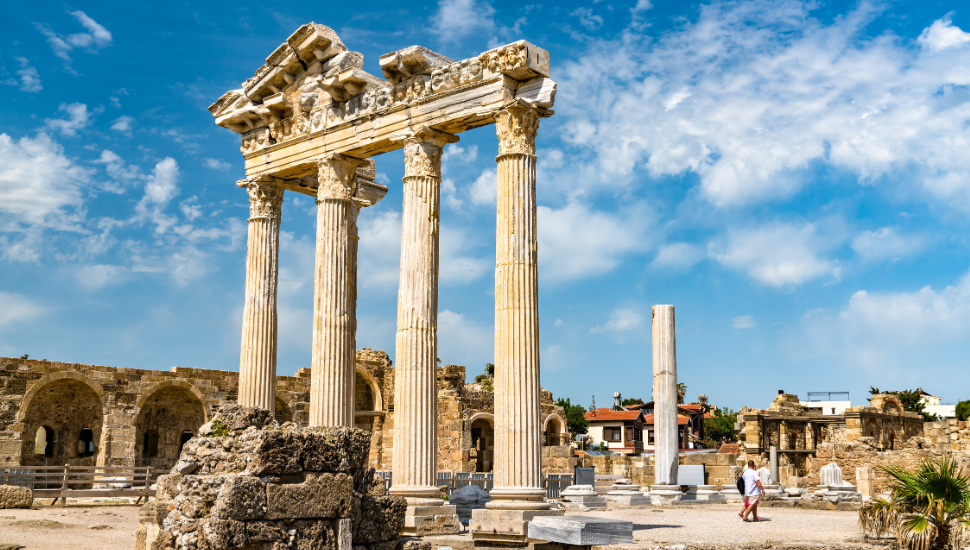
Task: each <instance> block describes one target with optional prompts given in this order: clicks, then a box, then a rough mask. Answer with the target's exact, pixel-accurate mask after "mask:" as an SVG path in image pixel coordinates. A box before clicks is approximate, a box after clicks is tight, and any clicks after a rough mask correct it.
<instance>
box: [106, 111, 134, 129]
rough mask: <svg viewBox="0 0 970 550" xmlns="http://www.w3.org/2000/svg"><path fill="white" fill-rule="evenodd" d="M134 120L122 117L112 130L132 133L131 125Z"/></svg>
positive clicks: (115, 122) (116, 120)
mask: <svg viewBox="0 0 970 550" xmlns="http://www.w3.org/2000/svg"><path fill="white" fill-rule="evenodd" d="M133 120H135V119H133V118H131V117H130V116H127V115H122V116H120V117H118V118H117V119H115V121H114V124H112V125H111V129H112V130H116V131H118V132H130V131H131V123H132V121H133Z"/></svg>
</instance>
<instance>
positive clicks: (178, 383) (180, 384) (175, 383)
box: [135, 380, 212, 424]
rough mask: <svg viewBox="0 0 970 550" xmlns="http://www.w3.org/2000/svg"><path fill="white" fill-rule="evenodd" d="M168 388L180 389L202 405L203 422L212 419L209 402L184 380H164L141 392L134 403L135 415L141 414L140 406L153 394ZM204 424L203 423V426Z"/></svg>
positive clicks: (197, 389)
mask: <svg viewBox="0 0 970 550" xmlns="http://www.w3.org/2000/svg"><path fill="white" fill-rule="evenodd" d="M169 387H176V388H182V389H183V390H185V391H187V392H189V393H191V394H192V395H194V396H195V397H197V398H198V399H199V402H200V403H201V404H202V410H203V411H205V421H206V422H208V421H209V419H210V418H212V407H211V406H210V405H209V401H208V400H207V399H206V398H205V395H204V394H203V393H202V392H201V391H199V388H196V387H195V386H194V385H193V384H190V383H188V382H186V381H184V380H165V381H162V382H158V383H157V384H154V385H152V386H151V387H150V388H148V389H147V390H145V391H144V392H142V394H141V397H140V398H139V399H138V401H137V402H136V403H135V414H139V413H141V408H142V406H143V405H144V404H145V403H146V402H147V401H148V400H149V399H151V397H152V396H153V395H154V394H155V392H158V391H160V390H163V389H165V388H169ZM204 423H205V422H203V424H204Z"/></svg>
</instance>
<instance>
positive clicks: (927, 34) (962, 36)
mask: <svg viewBox="0 0 970 550" xmlns="http://www.w3.org/2000/svg"><path fill="white" fill-rule="evenodd" d="M916 41H917V42H919V44H920V45H921V46H923V47H925V48H929V49H930V50H932V51H934V52H938V51H940V50H946V49H948V48H955V47H958V46H961V45H963V44H965V43H967V42H970V33H966V32H963V31H962V30H960V28H959V27H954V26H953V21H951V20H950V16H949V15H947V16H946V17H944V18H943V19H938V20H936V21H934V22H933V24H932V25H930V26H929V27H927V28H925V29H923V32H922V33H921V34H920V35H919V38H917V39H916Z"/></svg>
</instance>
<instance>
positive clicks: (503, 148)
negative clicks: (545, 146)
mask: <svg viewBox="0 0 970 550" xmlns="http://www.w3.org/2000/svg"><path fill="white" fill-rule="evenodd" d="M538 131H539V114H538V113H537V112H536V111H535V109H532V108H530V107H528V106H526V105H522V104H519V103H516V104H513V105H510V106H508V107H506V108H505V109H502V110H501V111H499V112H498V113H496V114H495V133H496V134H498V152H499V154H500V155H512V154H526V155H534V154H536V134H537V133H538Z"/></svg>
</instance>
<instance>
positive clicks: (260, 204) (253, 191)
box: [246, 180, 283, 220]
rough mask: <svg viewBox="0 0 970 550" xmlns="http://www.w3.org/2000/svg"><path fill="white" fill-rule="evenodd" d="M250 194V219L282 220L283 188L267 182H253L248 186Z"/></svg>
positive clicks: (247, 189)
mask: <svg viewBox="0 0 970 550" xmlns="http://www.w3.org/2000/svg"><path fill="white" fill-rule="evenodd" d="M246 191H248V192H249V217H250V219H253V218H273V219H277V220H278V219H280V209H281V208H282V206H283V188H282V187H278V186H276V185H274V184H273V183H272V182H267V181H258V180H257V181H251V182H249V183H248V184H246Z"/></svg>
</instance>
